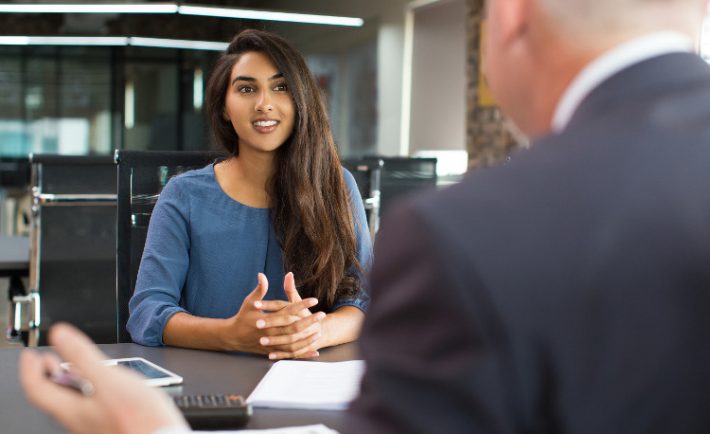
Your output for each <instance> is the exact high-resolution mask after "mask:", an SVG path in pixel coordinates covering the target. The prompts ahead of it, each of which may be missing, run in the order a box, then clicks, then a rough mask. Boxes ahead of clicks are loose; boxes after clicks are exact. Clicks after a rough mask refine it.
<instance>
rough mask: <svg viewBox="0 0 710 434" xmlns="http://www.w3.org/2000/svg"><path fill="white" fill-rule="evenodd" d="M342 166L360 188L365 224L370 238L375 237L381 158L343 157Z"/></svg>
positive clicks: (378, 208) (378, 211)
mask: <svg viewBox="0 0 710 434" xmlns="http://www.w3.org/2000/svg"><path fill="white" fill-rule="evenodd" d="M341 163H342V165H343V167H345V168H346V169H348V171H350V173H352V175H353V178H355V182H356V183H357V188H358V190H360V197H361V198H362V201H363V204H364V206H365V215H366V216H367V225H368V227H369V229H370V238H372V239H373V240H374V239H375V234H376V233H377V230H378V229H379V227H380V200H381V192H380V177H381V172H382V165H383V164H384V162H383V161H382V159H381V158H377V157H374V158H370V159H367V160H366V159H361V158H354V159H345V160H342V161H341Z"/></svg>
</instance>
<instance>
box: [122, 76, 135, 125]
mask: <svg viewBox="0 0 710 434" xmlns="http://www.w3.org/2000/svg"><path fill="white" fill-rule="evenodd" d="M123 104H124V107H125V108H124V112H123V125H124V126H125V127H126V129H127V130H130V129H131V128H133V127H134V126H136V94H135V88H134V86H133V82H132V81H128V82H127V83H126V88H125V89H124V93H123Z"/></svg>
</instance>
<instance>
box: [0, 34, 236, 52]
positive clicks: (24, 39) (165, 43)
mask: <svg viewBox="0 0 710 434" xmlns="http://www.w3.org/2000/svg"><path fill="white" fill-rule="evenodd" d="M0 45H71V46H80V47H86V46H105V47H126V46H129V45H130V46H134V47H152V48H177V49H182V50H208V51H224V50H226V49H227V46H228V45H229V44H228V43H226V42H213V41H191V40H185V39H161V38H134V37H125V36H117V37H109V36H0Z"/></svg>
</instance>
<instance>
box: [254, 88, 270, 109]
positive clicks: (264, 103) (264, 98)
mask: <svg viewBox="0 0 710 434" xmlns="http://www.w3.org/2000/svg"><path fill="white" fill-rule="evenodd" d="M255 109H256V111H258V112H262V113H266V112H270V111H272V110H273V109H274V106H273V105H272V104H271V96H270V95H269V92H266V91H264V92H261V94H260V95H259V99H258V100H257V101H256V107H255Z"/></svg>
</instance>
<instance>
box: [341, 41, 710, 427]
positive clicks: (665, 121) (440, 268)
mask: <svg viewBox="0 0 710 434" xmlns="http://www.w3.org/2000/svg"><path fill="white" fill-rule="evenodd" d="M361 345H362V353H363V356H364V358H365V359H366V361H367V363H368V368H367V372H366V374H365V377H364V380H363V386H362V395H361V397H360V398H359V399H357V400H356V402H355V403H354V405H353V408H352V409H351V412H350V415H349V421H348V425H347V426H348V428H347V429H346V431H347V432H352V433H389V432H399V433H458V432H472V433H575V434H577V433H588V434H609V433H619V434H635V433H639V434H641V433H643V434H649V433H673V434H683V433H709V432H710V68H708V66H707V65H706V64H705V62H703V61H702V60H701V59H699V58H698V57H696V56H694V55H691V54H670V55H664V56H659V57H656V58H654V59H651V60H647V61H645V62H642V63H640V64H637V65H635V66H632V67H630V68H627V69H626V70H624V71H622V72H620V73H618V74H616V75H615V76H613V77H612V78H610V79H608V80H607V81H605V82H604V83H603V84H602V85H601V86H599V87H598V88H597V89H595V90H594V91H593V92H592V94H590V95H589V96H588V97H587V98H586V99H585V101H584V102H583V103H582V105H581V106H580V108H579V109H578V111H577V112H576V113H575V115H574V117H573V119H572V121H571V123H570V124H569V126H568V127H567V128H566V129H565V131H563V132H562V133H560V134H558V135H554V136H551V137H548V138H545V139H543V140H540V141H539V142H537V143H535V144H533V146H532V148H531V149H530V150H527V151H520V152H518V153H516V155H514V156H513V158H512V160H511V161H510V163H508V164H506V165H504V166H500V167H496V168H491V169H485V170H479V171H477V172H475V173H473V174H472V175H471V176H469V177H468V178H467V179H466V180H464V181H463V182H462V183H461V184H459V185H457V186H454V187H452V188H449V189H447V190H445V191H443V192H441V193H439V194H436V195H428V196H423V197H419V198H418V199H416V200H414V201H411V202H409V203H406V204H403V205H402V206H400V207H399V208H397V209H396V211H393V212H392V213H391V214H390V215H388V216H386V217H385V221H384V223H383V225H382V230H381V232H380V233H379V234H378V240H377V243H376V249H375V265H374V268H373V272H372V304H371V308H370V311H369V313H368V315H367V318H366V320H365V325H364V329H363V335H362V337H361Z"/></svg>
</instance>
